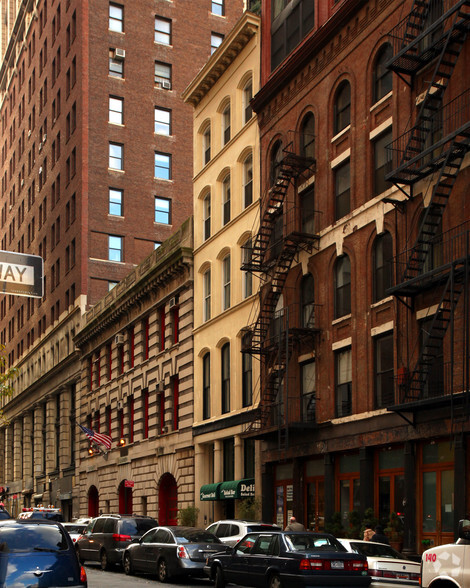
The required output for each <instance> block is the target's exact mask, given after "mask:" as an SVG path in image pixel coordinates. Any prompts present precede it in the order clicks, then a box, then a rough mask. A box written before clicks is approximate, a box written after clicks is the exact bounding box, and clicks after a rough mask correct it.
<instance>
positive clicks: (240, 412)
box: [183, 12, 260, 524]
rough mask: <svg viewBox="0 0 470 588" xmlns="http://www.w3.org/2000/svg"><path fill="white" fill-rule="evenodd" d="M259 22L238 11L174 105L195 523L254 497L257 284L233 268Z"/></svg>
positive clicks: (244, 208) (250, 191)
mask: <svg viewBox="0 0 470 588" xmlns="http://www.w3.org/2000/svg"><path fill="white" fill-rule="evenodd" d="M258 30H259V19H258V17H257V16H256V15H254V14H253V13H250V12H246V13H245V14H244V15H243V17H242V18H241V19H240V20H239V22H238V23H237V25H236V26H235V27H234V29H233V30H232V31H231V33H230V34H229V35H227V37H226V38H225V40H224V42H223V43H222V44H221V46H220V47H219V48H218V50H217V51H216V52H215V53H214V54H213V55H212V57H211V59H210V60H209V61H208V62H207V64H206V66H205V67H204V68H203V69H202V70H201V71H200V72H199V74H198V75H197V77H196V78H195V79H194V80H193V82H192V83H191V85H190V86H189V87H188V88H187V89H186V91H185V92H184V94H183V98H184V99H185V101H186V102H188V103H191V104H192V105H193V106H194V245H195V249H194V275H195V281H194V300H195V304H194V307H195V311H194V312H195V313H194V390H195V398H194V424H193V434H194V444H195V460H196V461H195V490H196V505H197V506H198V508H199V509H200V520H199V522H200V524H208V523H210V522H211V521H213V520H218V519H220V518H224V517H233V516H234V515H237V514H239V511H240V508H239V505H240V499H243V498H245V497H247V498H250V497H254V496H255V494H256V495H260V492H259V488H260V471H259V468H258V467H257V465H256V464H257V463H258V455H259V447H258V442H257V441H255V440H253V439H250V440H245V439H244V437H243V433H244V431H245V430H246V429H247V426H248V423H249V422H251V421H252V419H253V411H254V410H255V407H256V404H257V398H258V390H259V375H258V374H259V365H258V362H257V361H256V360H252V358H251V356H248V355H245V354H242V353H241V349H242V340H243V337H244V328H245V327H247V326H248V325H249V324H250V323H251V322H252V321H253V320H254V319H253V316H254V307H255V306H256V303H257V291H258V282H257V281H256V279H255V278H254V277H253V276H252V275H251V274H249V273H247V272H243V271H242V270H241V269H240V267H241V265H242V262H243V259H244V249H243V247H244V246H246V245H249V244H250V242H251V238H252V236H253V235H254V234H256V231H257V226H258V205H259V177H258V169H259V164H258V161H259V146H258V126H257V121H256V116H255V115H254V113H253V112H252V109H251V105H250V100H251V97H252V96H253V95H254V93H256V92H257V91H258V87H259V59H260V54H259V44H260V41H259V38H258Z"/></svg>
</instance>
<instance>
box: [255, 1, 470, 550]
mask: <svg viewBox="0 0 470 588" xmlns="http://www.w3.org/2000/svg"><path fill="white" fill-rule="evenodd" d="M469 28H470V10H469V6H468V2H465V1H460V0H449V1H445V2H436V1H435V0H424V1H421V0H420V1H414V2H413V1H412V0H407V1H405V2H393V1H391V0H342V1H339V2H338V1H333V0H329V1H325V2H323V1H311V0H281V1H279V2H271V0H264V1H263V3H262V29H261V30H262V38H263V42H262V58H261V63H262V67H261V80H262V82H261V89H260V91H259V92H258V94H257V95H256V96H255V97H254V101H253V108H254V110H255V111H256V112H257V115H258V121H259V125H260V142H261V154H262V158H261V220H260V230H259V232H258V234H257V235H256V237H255V239H254V240H253V250H252V256H251V259H250V260H249V262H247V263H246V264H245V266H244V267H245V268H246V269H251V270H252V271H253V272H256V273H258V274H259V275H261V277H262V279H263V284H264V285H263V287H262V289H261V297H260V300H261V306H260V312H259V314H258V318H257V321H256V323H255V325H254V327H253V328H252V331H251V333H252V346H251V353H252V354H253V356H255V355H257V356H260V357H261V361H262V370H261V401H260V408H261V410H260V411H259V412H258V413H257V414H256V418H255V419H254V420H253V423H252V424H251V427H250V429H249V430H247V432H246V434H247V435H252V436H253V437H254V438H258V439H260V438H261V439H263V440H264V441H265V443H266V445H265V450H264V451H263V455H262V462H263V463H262V469H263V518H264V519H266V520H270V519H271V518H272V517H276V518H275V520H277V522H278V523H279V524H282V525H283V524H285V521H286V519H287V517H288V516H290V515H291V514H294V515H295V516H297V518H298V519H300V520H301V521H302V522H304V523H305V525H307V526H308V527H309V528H313V529H322V528H324V526H325V524H326V525H328V524H331V523H332V522H333V521H335V522H336V523H338V522H339V523H340V524H341V525H342V526H343V529H344V530H350V526H351V525H352V523H353V521H354V518H350V513H351V512H352V511H357V513H358V516H359V518H360V517H364V516H365V512H366V510H368V509H369V508H370V509H372V512H373V514H374V515H375V517H377V519H379V520H380V521H381V522H383V523H384V525H385V526H387V522H388V520H389V517H390V515H391V513H393V512H395V513H399V519H401V520H402V522H403V528H402V529H401V533H398V535H397V538H398V539H399V540H400V539H401V543H402V547H403V549H404V550H406V551H409V552H414V553H419V552H421V551H422V550H423V548H425V546H427V545H432V544H438V543H445V542H449V541H451V540H452V539H453V537H454V533H455V532H456V529H457V524H456V522H457V520H458V519H459V518H463V516H464V515H465V513H466V512H467V511H468V508H469V506H470V505H469V502H468V496H469V493H468V476H467V475H466V473H468V468H469V465H470V461H469V459H470V446H469V439H470V437H469V432H470V421H469V356H470V353H469V351H470V348H469V338H468V333H469V326H470V323H469V283H470V282H469V278H470V249H469V239H468V237H469V235H470V233H469V213H470V210H469V198H468V185H469V179H470V175H469V174H470V172H469V161H470V160H469V155H468V151H469V148H470V116H469V114H470V101H469V82H468V75H466V65H467V64H468V59H469V57H470V54H469V51H470V45H469V41H468V32H469ZM467 69H468V67H467ZM369 512H370V511H369ZM369 516H370V515H369ZM344 530H343V531H339V532H344ZM399 531H400V529H399Z"/></svg>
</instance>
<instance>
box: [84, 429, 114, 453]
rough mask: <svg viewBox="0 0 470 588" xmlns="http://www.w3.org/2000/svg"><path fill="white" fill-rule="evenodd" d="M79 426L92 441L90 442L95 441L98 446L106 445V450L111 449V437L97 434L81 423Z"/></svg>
mask: <svg viewBox="0 0 470 588" xmlns="http://www.w3.org/2000/svg"><path fill="white" fill-rule="evenodd" d="M77 425H78V426H79V427H80V429H81V430H82V431H83V432H84V433H85V435H86V436H87V437H88V439H90V441H93V442H94V443H98V445H104V447H106V449H111V442H112V439H111V437H110V436H109V435H102V434H101V433H95V431H93V429H89V428H88V427H84V426H82V425H80V424H79V423H77Z"/></svg>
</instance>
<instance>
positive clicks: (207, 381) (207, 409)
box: [202, 352, 211, 419]
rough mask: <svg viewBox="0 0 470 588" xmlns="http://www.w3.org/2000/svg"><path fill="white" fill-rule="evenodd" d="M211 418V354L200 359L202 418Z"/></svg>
mask: <svg viewBox="0 0 470 588" xmlns="http://www.w3.org/2000/svg"><path fill="white" fill-rule="evenodd" d="M210 416H211V354H210V353H209V352H207V353H206V354H205V355H204V357H203V358H202V418H203V419H208V418H210Z"/></svg>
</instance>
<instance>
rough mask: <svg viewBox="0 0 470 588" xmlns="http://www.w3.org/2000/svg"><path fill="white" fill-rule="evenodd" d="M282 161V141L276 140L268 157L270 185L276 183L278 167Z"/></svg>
mask: <svg viewBox="0 0 470 588" xmlns="http://www.w3.org/2000/svg"><path fill="white" fill-rule="evenodd" d="M281 161H282V143H281V141H276V142H275V143H274V145H273V148H272V149H271V157H270V159H269V162H270V163H269V171H270V175H269V177H270V181H271V185H274V184H275V183H276V180H277V178H278V176H279V172H280V167H281Z"/></svg>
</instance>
